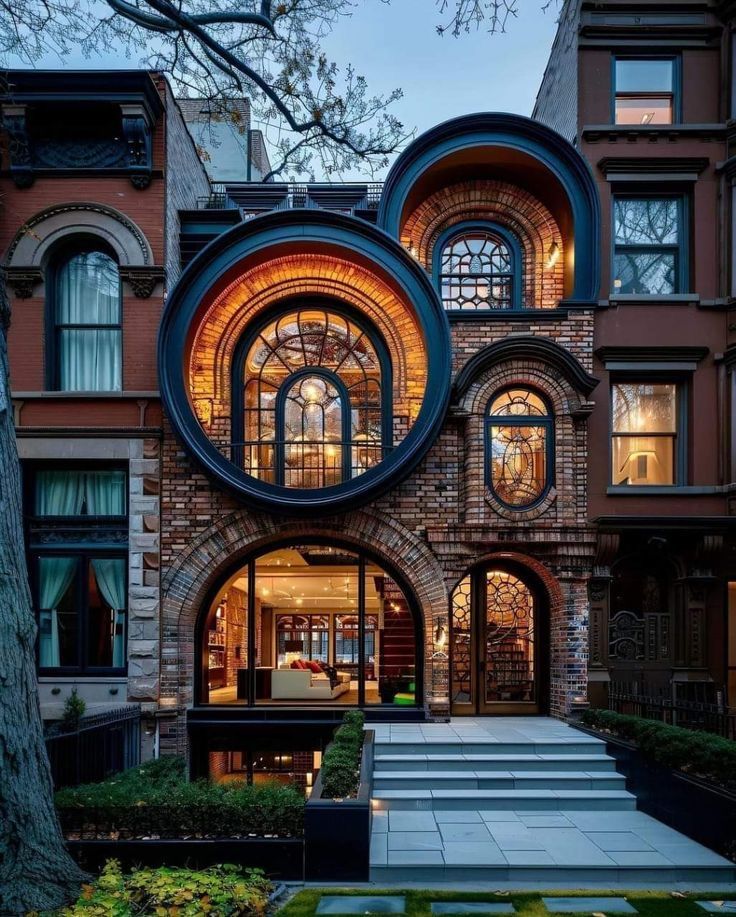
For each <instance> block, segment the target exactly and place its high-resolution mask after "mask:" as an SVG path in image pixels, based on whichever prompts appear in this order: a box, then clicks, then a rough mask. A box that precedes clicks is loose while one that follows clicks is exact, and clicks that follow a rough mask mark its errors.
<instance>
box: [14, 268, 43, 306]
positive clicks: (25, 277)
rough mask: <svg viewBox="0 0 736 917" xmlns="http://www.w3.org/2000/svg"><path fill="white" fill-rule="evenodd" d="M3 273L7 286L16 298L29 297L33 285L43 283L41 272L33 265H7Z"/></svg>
mask: <svg viewBox="0 0 736 917" xmlns="http://www.w3.org/2000/svg"><path fill="white" fill-rule="evenodd" d="M5 274H6V277H7V281H8V286H9V287H10V288H11V290H12V291H13V292H14V293H15V295H16V296H17V297H18V299H30V297H31V296H33V290H34V287H36V286H38V284H40V283H43V273H42V272H41V271H40V270H38V268H34V267H8V268H6V269H5Z"/></svg>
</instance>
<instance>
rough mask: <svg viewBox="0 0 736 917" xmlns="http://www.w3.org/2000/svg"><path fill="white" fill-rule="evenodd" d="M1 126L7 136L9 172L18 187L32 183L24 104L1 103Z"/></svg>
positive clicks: (28, 185) (24, 186)
mask: <svg viewBox="0 0 736 917" xmlns="http://www.w3.org/2000/svg"><path fill="white" fill-rule="evenodd" d="M2 119H3V128H4V130H5V133H6V134H7V137H8V156H9V158H10V174H11V176H12V178H13V181H14V182H15V185H16V187H18V188H30V186H31V185H32V184H33V166H32V163H31V146H30V143H29V140H28V125H27V122H26V106H25V105H3V107H2Z"/></svg>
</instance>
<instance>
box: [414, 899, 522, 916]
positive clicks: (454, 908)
mask: <svg viewBox="0 0 736 917" xmlns="http://www.w3.org/2000/svg"><path fill="white" fill-rule="evenodd" d="M432 913H433V914H515V913H516V911H515V909H514V905H513V904H510V903H508V902H502V903H496V902H491V901H433V902H432Z"/></svg>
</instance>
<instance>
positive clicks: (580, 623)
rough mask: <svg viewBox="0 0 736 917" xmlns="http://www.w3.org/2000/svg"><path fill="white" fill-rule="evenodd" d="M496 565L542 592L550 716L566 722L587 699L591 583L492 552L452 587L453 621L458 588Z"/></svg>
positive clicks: (518, 555)
mask: <svg viewBox="0 0 736 917" xmlns="http://www.w3.org/2000/svg"><path fill="white" fill-rule="evenodd" d="M494 563H498V564H499V565H504V564H505V565H506V566H509V565H513V566H514V567H515V568H516V569H517V570H519V571H521V575H522V579H523V571H525V570H526V571H528V572H529V573H530V574H531V575H532V577H533V579H534V580H535V581H536V585H537V587H538V588H539V589H541V590H542V591H543V592H544V598H545V601H546V605H547V613H546V616H545V617H546V622H545V626H546V627H547V628H548V636H547V639H546V641H545V643H546V650H545V651H546V653H547V654H548V659H547V660H545V662H546V666H547V678H546V681H547V685H546V686H545V690H546V691H547V692H548V694H549V697H548V699H547V701H548V703H547V706H548V710H549V713H550V714H551V715H552V716H559V717H564V716H566V715H567V714H568V713H569V712H570V709H571V707H572V704H573V701H574V700H576V699H578V698H580V697H581V696H582V697H585V696H586V694H587V659H588V589H587V578H586V577H584V576H582V575H577V574H575V573H572V572H571V571H569V570H566V569H564V568H563V567H562V565H560V569H558V570H555V569H553V568H554V566H555V565H554V564H546V563H543V562H542V561H540V560H539V559H537V558H535V557H531V556H529V555H528V554H525V553H523V552H521V551H518V550H515V549H511V550H504V551H499V550H497V549H496V550H492V551H489V552H488V553H487V554H483V555H482V556H480V557H477V558H473V561H472V564H469V565H468V567H467V568H466V569H464V570H463V571H462V573H461V574H460V575H459V576H456V577H455V578H454V580H453V581H451V582H449V583H448V597H449V598H448V609H449V612H448V613H449V615H452V595H453V591H454V589H455V587H456V586H457V585H458V584H459V583H460V582H461V581H462V580H463V578H464V577H465V576H467V575H468V574H469V573H470V572H471V571H474V570H478V569H484V568H488V567H490V566H493V564H494Z"/></svg>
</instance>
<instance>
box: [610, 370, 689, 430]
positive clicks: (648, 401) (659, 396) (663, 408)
mask: <svg viewBox="0 0 736 917" xmlns="http://www.w3.org/2000/svg"><path fill="white" fill-rule="evenodd" d="M612 404H613V432H614V433H637V434H647V433H675V432H676V430H677V421H676V404H677V386H676V385H675V384H674V383H665V384H660V383H656V384H653V383H647V382H619V383H616V384H615V385H613V386H612Z"/></svg>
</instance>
